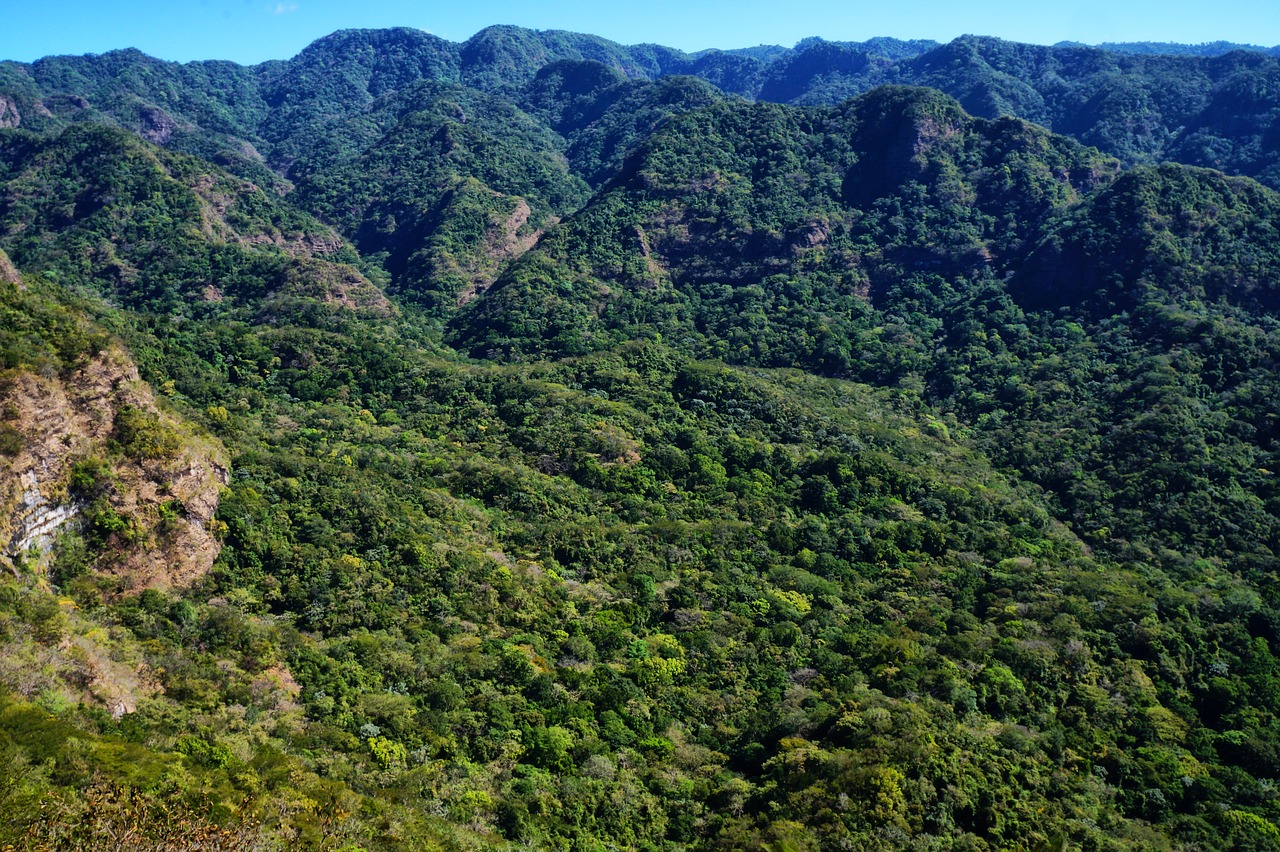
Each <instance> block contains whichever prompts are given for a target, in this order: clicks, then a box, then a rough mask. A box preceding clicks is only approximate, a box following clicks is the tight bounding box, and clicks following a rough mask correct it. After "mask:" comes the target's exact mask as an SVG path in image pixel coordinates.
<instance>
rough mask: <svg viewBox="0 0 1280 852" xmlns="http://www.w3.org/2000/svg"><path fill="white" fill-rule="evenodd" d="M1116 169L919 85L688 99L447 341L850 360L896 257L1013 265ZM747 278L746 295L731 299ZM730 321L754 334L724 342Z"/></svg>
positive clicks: (547, 349)
mask: <svg viewBox="0 0 1280 852" xmlns="http://www.w3.org/2000/svg"><path fill="white" fill-rule="evenodd" d="M729 140H731V141H729ZM1115 171H1116V164H1115V163H1114V161H1110V160H1108V159H1107V158H1105V157H1102V156H1101V155H1098V154H1097V153H1096V152H1092V151H1089V150H1087V149H1083V148H1080V147H1079V146H1076V145H1074V144H1072V143H1070V142H1068V141H1067V140H1064V139H1061V138H1060V137H1052V136H1050V135H1049V134H1047V133H1045V132H1044V131H1042V130H1039V129H1036V128H1033V127H1031V126H1029V125H1026V124H1024V123H1021V122H1018V121H1015V120H1004V121H999V122H994V123H992V122H986V121H982V120H976V119H973V118H971V117H969V116H967V115H965V114H964V113H963V112H962V111H961V110H960V109H959V107H958V105H957V104H956V103H955V102H954V101H950V100H949V99H947V98H945V97H942V96H940V95H938V94H936V93H930V92H929V91H927V90H924V89H892V88H886V89H881V90H879V91H877V92H875V93H872V94H870V95H866V96H864V97H862V98H859V99H855V100H853V101H850V102H849V103H847V104H846V105H844V106H842V107H841V108H839V109H836V110H830V111H828V110H810V111H798V110H793V109H786V108H782V107H777V106H766V105H755V106H749V105H745V104H723V105H719V106H715V107H711V108H708V109H704V110H698V111H694V112H689V113H685V114H683V115H681V116H679V117H677V118H675V119H674V120H673V121H672V122H671V123H670V124H668V125H666V126H665V127H663V128H662V130H661V131H659V132H658V134H656V135H655V136H654V138H653V139H652V140H651V141H650V142H649V143H647V144H646V145H645V146H644V149H643V151H642V153H641V155H640V156H638V157H637V158H636V159H634V160H633V161H632V162H630V163H629V164H628V167H627V170H626V172H625V173H624V174H623V176H622V177H621V178H620V179H619V180H617V181H616V182H615V185H614V186H613V187H611V188H610V189H609V190H608V191H607V192H605V193H603V194H601V195H599V196H597V197H596V198H595V199H594V200H593V201H592V203H591V205H589V206H588V207H587V208H586V209H585V210H584V211H583V212H582V213H580V214H578V215H577V216H575V217H574V218H573V219H572V220H570V221H568V222H566V223H564V224H563V225H562V226H561V227H560V228H559V229H557V230H556V231H555V232H554V233H552V234H550V235H548V237H547V238H546V239H545V240H544V241H543V244H542V245H541V246H540V247H539V248H538V249H537V251H536V252H535V253H532V254H530V255H529V256H528V257H527V258H526V259H524V260H523V261H522V262H521V263H519V264H517V265H516V266H514V267H512V269H511V270H510V271H509V272H508V273H506V275H505V276H504V277H503V279H501V280H500V282H499V286H497V287H495V288H494V289H493V290H492V291H490V294H489V295H488V297H487V298H486V299H483V300H481V301H479V302H477V303H476V304H475V305H474V306H473V308H472V309H471V310H469V311H468V312H466V313H465V314H463V315H461V316H459V317H458V318H457V320H456V321H454V324H453V328H454V330H455V331H454V334H455V337H454V340H456V341H457V343H458V344H459V345H461V346H464V347H466V348H468V349H469V350H470V351H472V352H474V353H484V352H490V353H495V354H496V353H504V352H507V353H511V354H516V355H518V354H521V353H523V354H529V353H552V354H559V353H569V352H580V351H584V350H585V349H589V348H592V347H595V346H607V345H610V341H615V340H617V339H620V337H621V338H626V337H628V336H635V335H637V334H639V333H642V332H643V333H653V332H659V333H661V334H663V335H664V336H666V337H668V338H669V339H683V340H688V341H689V344H690V345H693V343H694V341H697V340H699V339H701V340H702V341H705V343H704V344H703V345H705V346H707V347H708V348H707V349H706V350H703V351H708V352H713V353H716V354H720V355H725V354H728V353H729V352H730V351H732V352H733V353H734V354H733V356H732V357H734V358H735V360H736V359H739V358H745V360H747V361H749V362H755V363H765V364H772V365H787V366H809V367H817V368H819V369H827V370H835V371H839V370H841V369H844V367H845V366H847V364H848V362H849V357H850V355H849V352H848V351H847V350H846V351H845V352H844V353H843V354H842V353H841V352H840V351H838V349H836V348H833V346H832V345H833V344H835V345H836V346H839V345H841V344H840V343H839V341H841V340H843V341H851V338H852V337H853V335H854V328H856V326H857V325H858V324H859V317H861V316H862V315H863V310H862V307H863V306H864V305H865V299H864V297H865V296H866V294H867V292H868V290H869V289H871V288H876V287H881V286H884V282H886V281H888V280H892V279H894V278H897V277H901V275H902V274H903V273H904V270H906V271H910V270H916V269H930V270H936V271H939V272H945V273H948V274H954V273H958V272H961V271H964V272H967V273H970V274H975V273H977V271H979V270H982V269H986V268H987V267H988V266H989V265H991V264H996V265H997V266H1000V265H1003V264H1004V263H1006V262H1009V261H1011V260H1013V259H1015V258H1016V253H1017V252H1018V251H1019V250H1020V249H1022V248H1023V247H1024V243H1025V241H1026V240H1027V239H1029V238H1033V237H1034V236H1035V235H1036V231H1035V228H1036V227H1037V225H1038V223H1040V222H1041V221H1043V219H1044V218H1045V217H1046V216H1047V215H1048V214H1049V213H1050V212H1051V211H1053V210H1055V209H1060V208H1062V207H1064V206H1067V205H1070V204H1072V203H1074V202H1075V201H1077V200H1078V199H1079V197H1080V195H1079V193H1080V192H1081V191H1082V190H1088V189H1091V188H1093V187H1096V186H1098V185H1101V184H1103V183H1105V182H1106V181H1108V180H1110V179H1111V177H1112V176H1113V175H1114V173H1115ZM748 293H753V294H754V298H755V300H756V301H757V302H758V304H755V305H753V306H751V308H750V309H747V308H746V306H745V305H742V304H740V303H739V300H740V299H741V298H743V297H744V296H745V295H746V294H748ZM782 306H786V310H785V311H780V310H779V308H781V307H782ZM757 312H759V316H760V318H761V320H763V319H764V317H766V316H767V317H769V318H770V319H769V322H770V324H771V325H772V327H770V328H767V329H766V328H764V327H758V328H754V329H751V330H750V331H748V330H747V328H746V327H744V326H746V324H745V323H744V322H743V316H742V315H743V314H744V313H745V314H746V315H747V316H755V315H756V314H757ZM819 326H824V327H826V329H827V332H826V333H825V334H823V335H821V336H818V335H815V331H816V329H817V328H818V327H819ZM744 334H745V336H741V335H744ZM730 338H734V341H735V342H734V343H733V344H732V345H733V346H735V347H736V346H738V345H745V346H747V347H748V349H747V350H746V351H745V352H744V351H741V350H737V349H736V348H735V349H733V350H730V349H726V348H725V347H726V345H730ZM844 345H851V344H850V343H848V342H846V343H844ZM855 348H856V347H855ZM740 352H741V354H739V353H740Z"/></svg>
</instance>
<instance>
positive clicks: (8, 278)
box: [0, 249, 22, 284]
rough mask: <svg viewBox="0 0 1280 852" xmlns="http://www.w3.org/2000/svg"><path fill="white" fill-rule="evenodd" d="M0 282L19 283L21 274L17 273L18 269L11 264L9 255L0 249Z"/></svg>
mask: <svg viewBox="0 0 1280 852" xmlns="http://www.w3.org/2000/svg"><path fill="white" fill-rule="evenodd" d="M0 282H3V283H5V284H21V283H22V276H21V275H19V274H18V269H17V267H16V266H14V265H13V261H11V260H9V255H7V254H5V253H4V250H3V249H0Z"/></svg>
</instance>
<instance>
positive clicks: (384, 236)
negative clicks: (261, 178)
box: [296, 84, 587, 306]
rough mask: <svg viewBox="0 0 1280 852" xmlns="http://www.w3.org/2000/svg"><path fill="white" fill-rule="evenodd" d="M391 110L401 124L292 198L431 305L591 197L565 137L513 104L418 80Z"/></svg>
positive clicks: (479, 281) (483, 282)
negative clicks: (574, 170) (565, 149)
mask: <svg viewBox="0 0 1280 852" xmlns="http://www.w3.org/2000/svg"><path fill="white" fill-rule="evenodd" d="M393 111H394V113H395V114H396V115H397V116H398V117H397V120H396V122H395V124H394V126H392V127H391V128H389V129H388V131H387V132H386V134H385V135H383V136H382V137H381V138H380V139H379V140H378V141H377V142H376V143H375V144H373V145H371V146H369V147H368V148H367V149H365V150H364V151H363V153H361V154H360V155H359V156H358V157H357V158H355V159H353V160H351V161H350V162H348V163H341V164H338V165H336V166H335V167H332V168H328V169H317V170H315V171H314V172H313V173H311V174H309V175H308V176H307V177H306V178H305V179H301V180H300V183H299V187H298V191H297V194H296V201H297V203H298V204H301V205H304V206H306V207H307V208H308V209H311V210H314V211H316V212H317V213H318V214H319V215H321V216H322V217H324V218H325V219H327V220H328V221H331V222H334V223H336V224H338V225H339V227H340V228H341V229H342V230H343V231H344V232H345V233H346V234H348V235H350V237H351V238H352V240H353V241H354V243H355V244H356V246H357V247H358V248H359V249H360V251H361V252H362V253H364V254H365V255H368V256H370V257H375V258H379V257H380V258H383V261H382V265H383V267H384V268H385V269H386V270H387V271H388V272H389V273H390V274H391V276H392V278H393V281H394V283H395V285H396V288H397V289H398V290H399V291H400V292H403V293H406V294H410V295H412V296H413V297H414V298H415V299H418V300H420V301H422V302H424V303H426V304H428V305H434V306H444V305H449V306H452V305H455V304H456V303H457V302H458V301H459V300H460V299H461V300H465V299H466V298H469V294H474V293H475V292H477V291H479V290H483V289H485V288H486V287H487V286H488V284H489V283H490V282H491V281H492V278H493V276H494V274H495V272H496V270H497V269H498V268H499V266H500V265H501V264H502V263H503V262H504V261H506V260H508V259H510V258H512V257H515V256H518V255H519V254H520V253H521V252H522V251H523V250H524V249H525V248H527V247H528V246H529V245H531V244H532V242H533V241H534V240H536V238H537V234H538V233H539V232H540V231H541V229H542V228H543V227H545V226H546V225H547V224H548V223H549V222H551V221H554V220H555V219H556V218H557V217H558V216H559V215H561V214H563V213H565V212H567V211H569V210H572V209H574V208H575V207H576V206H577V205H578V204H579V203H581V201H582V200H584V199H585V197H586V195H587V187H586V186H585V185H584V184H583V183H582V182H581V181H580V180H579V179H577V178H575V177H574V176H573V175H572V174H571V173H570V171H569V165H568V163H567V161H566V160H565V158H564V155H563V153H562V152H561V150H560V141H559V139H558V137H556V136H555V134H553V133H552V132H551V131H549V130H547V129H546V128H545V127H544V126H543V125H541V124H539V123H538V122H536V121H535V120H534V119H532V118H531V117H529V116H528V115H526V114H524V113H523V112H521V111H520V110H519V109H517V108H516V107H515V106H513V105H511V104H510V103H508V102H506V101H503V100H499V99H495V98H492V97H490V96H487V95H483V94H481V93H479V92H476V91H475V90H472V89H465V88H462V87H459V86H447V85H442V84H423V85H420V86H416V87H412V88H410V89H407V90H404V91H401V92H398V93H396V95H395V102H394V107H393Z"/></svg>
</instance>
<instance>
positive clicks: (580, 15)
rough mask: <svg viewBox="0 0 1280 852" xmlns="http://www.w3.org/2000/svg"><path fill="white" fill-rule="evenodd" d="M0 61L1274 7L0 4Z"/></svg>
mask: <svg viewBox="0 0 1280 852" xmlns="http://www.w3.org/2000/svg"><path fill="white" fill-rule="evenodd" d="M0 2H3V5H4V6H8V7H9V8H8V9H6V10H5V12H4V15H3V26H0V59H16V60H19V61H24V62H29V61H31V60H33V59H36V58H38V57H40V56H45V55H49V54H55V53H71V54H78V53H101V52H103V51H106V50H111V49H113V48H120V47H137V48H139V49H141V50H143V51H145V52H146V53H149V54H151V55H153V56H158V57H160V58H162V59H171V60H177V61H188V60H192V59H231V60H234V61H237V62H241V63H245V64H249V63H254V62H260V61H263V60H265V59H285V58H288V57H290V56H292V55H294V54H296V53H297V52H298V51H299V50H301V49H302V48H303V47H305V46H306V45H307V44H308V43H309V42H311V41H313V40H315V39H317V38H319V37H321V36H323V35H327V34H328V33H330V32H333V31H334V30H337V29H343V28H347V27H388V26H410V27H416V28H418V29H422V30H427V31H429V32H433V33H435V34H436V35H438V36H441V37H443V38H447V39H449V40H451V41H463V40H465V39H466V38H467V37H469V36H470V35H472V34H473V33H475V32H476V31H477V30H480V29H482V28H484V27H486V26H488V25H490V24H518V25H520V26H525V27H530V28H533V29H566V30H575V31H578V32H587V33H594V34H596V35H601V36H604V37H606V38H610V39H613V40H615V41H621V42H624V43H628V44H631V43H639V42H656V43H659V44H666V45H670V46H672V47H678V48H682V49H684V50H699V49H701V48H706V47H723V48H728V47H747V46H752V45H757V44H783V45H788V46H790V45H792V44H794V43H795V42H796V41H798V40H799V39H801V38H804V37H805V36H810V35H817V36H821V37H823V38H827V39H833V40H862V39H866V38H870V37H872V36H877V35H886V36H895V37H898V38H932V39H936V40H938V41H947V40H949V39H951V38H954V37H955V36H958V35H962V34H964V33H975V34H979V35H994V36H999V37H1002V38H1007V39H1012V40H1016V41H1027V42H1032V43H1038V44H1052V43H1053V42H1057V41H1063V40H1071V41H1081V42H1086V43H1089V44H1096V43H1098V42H1103V41H1180V42H1192V43H1196V42H1204V41H1216V40H1219V39H1221V40H1226V41H1236V42H1245V43H1252V44H1263V45H1274V44H1280V9H1277V2H1276V0H1218V2H1215V3H1203V2H1201V3H1182V2H1178V0H1172V2H1170V0H1163V2H1156V1H1155V0H1067V2H1056V3H1043V2H1039V0H1022V1H1021V2H1008V0H970V2H962V1H961V0H947V2H941V1H940V0H899V2H893V0H889V2H886V0H877V2H857V0H855V2H845V3H838V4H837V3H829V4H827V3H818V4H813V3H808V4H805V3H797V2H778V0H740V1H739V2H732V3H731V2H721V0H711V1H710V2H701V1H700V0H646V2H629V3H628V2H623V3H619V2H610V0H542V2H538V3H530V2H524V0H503V1H502V2H499V0H471V2H467V0H449V2H415V0H41V2H34V0H0Z"/></svg>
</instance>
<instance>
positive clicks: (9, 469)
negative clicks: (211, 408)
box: [0, 347, 227, 591]
mask: <svg viewBox="0 0 1280 852" xmlns="http://www.w3.org/2000/svg"><path fill="white" fill-rule="evenodd" d="M126 408H131V409H132V410H135V411H140V412H143V413H144V414H145V416H147V417H148V418H151V420H152V421H153V422H154V423H156V424H157V428H161V429H165V430H168V434H171V435H173V436H175V440H174V443H173V451H172V452H171V453H168V454H165V455H164V456H163V457H147V458H132V457H129V456H128V455H127V454H121V453H119V452H115V453H110V452H108V439H109V438H110V437H111V436H112V435H113V432H114V430H115V429H116V426H117V420H118V418H119V416H120V414H121V412H122V411H123V410H125V409H126ZM0 414H2V415H3V419H4V425H5V427H6V430H7V432H8V434H9V435H10V436H16V440H15V441H12V442H11V446H10V448H9V449H10V451H11V454H10V455H9V456H8V457H5V456H0V563H3V564H7V566H8V567H9V568H10V569H11V570H14V571H16V570H17V569H18V565H19V564H20V563H22V562H26V561H31V560H34V561H35V562H36V563H37V565H43V566H47V565H48V564H49V562H50V561H51V557H52V553H51V552H52V548H53V544H54V542H55V540H56V538H57V536H58V534H59V533H60V532H61V531H62V530H63V529H64V528H65V527H66V525H67V524H70V523H74V522H77V521H78V519H80V518H81V517H82V516H83V515H84V512H85V510H86V506H85V505H84V504H85V498H84V496H83V495H78V494H75V493H73V492H72V489H71V487H70V480H71V473H72V470H73V467H74V466H75V464H76V463H77V462H78V461H80V460H83V459H89V458H95V459H103V460H105V462H106V465H107V467H108V468H109V470H110V477H109V479H110V483H109V488H108V489H107V490H106V492H105V493H104V494H102V495H99V500H105V501H106V505H109V506H110V509H111V511H112V512H115V513H117V515H118V516H119V517H121V518H124V519H127V522H128V524H129V531H130V532H129V534H128V535H121V534H110V538H111V540H110V542H109V544H110V546H109V547H103V548H101V549H100V550H101V552H100V553H95V554H93V559H94V562H93V567H94V569H96V570H99V571H102V572H105V573H110V574H114V575H116V576H117V577H118V578H119V584H118V585H119V588H120V589H121V590H122V591H135V590H141V589H144V588H167V587H171V586H180V585H184V584H187V583H190V582H191V581H192V580H194V579H196V578H197V577H199V576H200V575H202V574H204V573H205V572H207V571H208V570H209V569H210V568H211V567H212V565H213V561H214V559H216V558H217V555H218V550H219V545H218V540H217V538H216V536H215V535H214V533H213V531H212V526H213V516H214V512H215V511H216V510H217V506H218V497H219V491H220V489H221V487H222V486H223V485H225V484H226V482H227V463H226V454H225V451H224V450H223V449H222V448H221V447H220V446H219V445H218V444H217V442H216V441H214V440H213V439H212V438H209V437H206V436H200V435H197V434H195V433H194V432H193V431H192V430H190V429H189V428H186V427H184V426H183V424H181V423H180V422H179V421H178V420H177V418H175V417H173V416H172V415H169V414H167V413H165V412H162V411H160V409H159V408H158V407H157V405H156V402H155V399H154V397H153V396H152V394H151V391H150V389H149V388H148V386H147V385H146V384H145V383H144V382H142V381H141V380H140V379H139V377H138V371H137V367H136V366H134V364H133V362H132V361H131V360H130V359H129V357H128V355H127V354H126V353H125V352H124V351H123V350H122V349H120V348H119V347H109V348H108V349H106V350H105V351H103V352H100V353H98V354H97V355H96V356H94V357H93V358H92V359H90V360H89V361H88V362H87V363H85V364H84V365H83V366H81V367H80V368H79V369H77V370H75V371H74V372H72V373H70V374H66V375H56V374H55V375H44V374H41V373H39V372H31V371H24V372H20V373H18V374H17V375H16V376H13V377H11V378H10V380H9V381H8V382H7V386H6V387H5V388H4V389H3V390H2V391H0ZM15 444H16V446H14V445H15ZM101 508H102V504H101V503H100V504H99V510H100V509H101Z"/></svg>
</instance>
